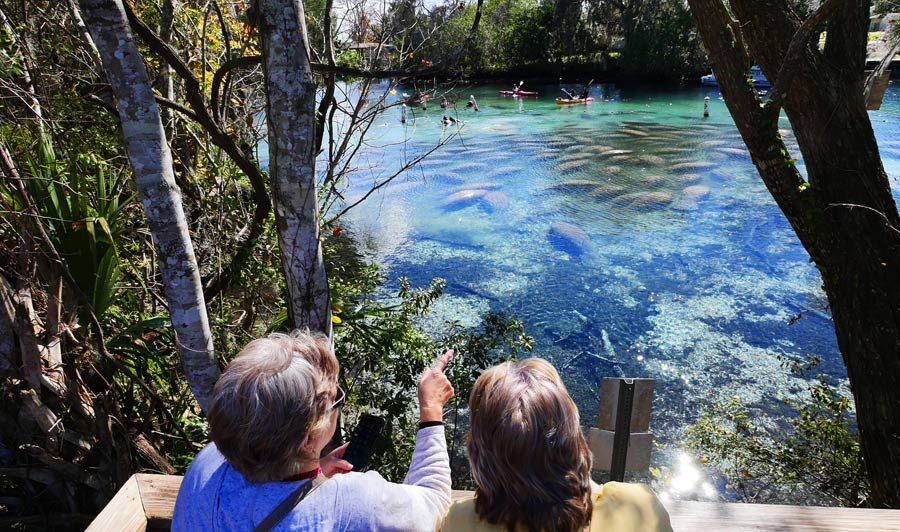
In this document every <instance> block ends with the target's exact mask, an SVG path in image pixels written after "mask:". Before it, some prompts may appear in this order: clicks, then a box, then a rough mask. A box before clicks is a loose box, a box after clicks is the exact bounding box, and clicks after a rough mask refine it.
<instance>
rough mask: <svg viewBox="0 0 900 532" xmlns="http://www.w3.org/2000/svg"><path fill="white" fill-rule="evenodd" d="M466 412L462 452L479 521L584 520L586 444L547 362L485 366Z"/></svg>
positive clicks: (563, 523) (524, 525)
mask: <svg viewBox="0 0 900 532" xmlns="http://www.w3.org/2000/svg"><path fill="white" fill-rule="evenodd" d="M469 410H470V422H471V432H470V434H469V440H468V444H467V449H468V452H469V462H470V463H471V465H472V473H473V475H474V477H475V481H476V482H477V483H478V487H477V488H476V490H475V511H476V512H477V513H478V516H479V517H480V518H481V519H482V520H483V521H486V522H488V523H491V524H495V525H500V526H503V527H506V528H507V529H509V530H519V529H521V530H527V531H529V532H531V531H534V532H538V531H549V530H553V531H557V530H580V529H582V528H584V527H585V526H586V525H588V524H589V523H590V518H591V511H592V504H591V476H590V472H591V453H590V449H589V448H588V445H587V442H586V441H585V439H584V436H583V435H582V432H581V425H580V423H579V419H578V408H577V407H576V406H575V402H574V401H572V398H571V397H570V396H569V393H568V392H567V391H566V387H565V385H564V384H563V382H562V380H561V379H560V378H559V374H558V373H557V372H556V369H554V368H553V366H552V365H551V364H550V363H549V362H547V361H545V360H542V359H539V358H529V359H525V360H522V361H520V362H516V363H511V362H506V363H504V364H500V365H498V366H494V367H492V368H490V369H488V370H487V371H485V372H484V373H483V374H482V375H481V377H479V378H478V380H477V381H476V382H475V386H474V387H473V388H472V394H471V395H470V396H469Z"/></svg>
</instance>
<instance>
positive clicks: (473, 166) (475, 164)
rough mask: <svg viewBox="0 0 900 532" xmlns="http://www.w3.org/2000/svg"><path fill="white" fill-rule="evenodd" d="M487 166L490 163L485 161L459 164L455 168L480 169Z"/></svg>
mask: <svg viewBox="0 0 900 532" xmlns="http://www.w3.org/2000/svg"><path fill="white" fill-rule="evenodd" d="M487 167H488V165H487V164H485V163H479V162H468V163H463V164H460V165H458V166H457V167H456V168H454V170H480V169H483V168H487Z"/></svg>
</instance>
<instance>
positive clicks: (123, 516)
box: [87, 474, 900, 532]
mask: <svg viewBox="0 0 900 532" xmlns="http://www.w3.org/2000/svg"><path fill="white" fill-rule="evenodd" d="M181 478H182V477H180V476H174V475H148V474H138V475H134V476H133V477H131V478H130V479H129V480H128V482H127V483H126V484H125V485H124V486H122V489H120V490H119V492H118V493H117V494H116V496H115V497H114V498H113V500H111V501H110V502H109V504H108V505H107V506H106V508H104V509H103V512H102V513H100V515H98V516H97V518H96V519H94V521H93V522H92V523H91V525H90V527H88V529H87V531H88V532H106V531H124V532H145V531H146V530H151V531H153V530H169V528H170V526H171V521H172V511H173V510H174V508H175V498H176V497H177V495H178V488H179V486H180V485H181ZM473 495H474V494H473V492H471V491H461V490H453V494H452V498H453V500H454V501H458V500H463V499H467V498H469V497H471V496H473ZM666 509H667V510H668V511H669V516H670V517H671V519H672V528H673V529H674V530H675V532H696V531H709V532H718V531H727V532H900V510H872V509H862V508H828V507H821V506H785V505H776V504H737V503H727V504H725V503H714V502H695V501H672V502H669V503H667V504H666Z"/></svg>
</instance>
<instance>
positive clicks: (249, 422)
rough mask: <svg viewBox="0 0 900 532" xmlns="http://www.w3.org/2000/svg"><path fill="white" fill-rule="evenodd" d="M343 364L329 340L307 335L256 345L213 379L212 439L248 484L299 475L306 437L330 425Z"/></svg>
mask: <svg viewBox="0 0 900 532" xmlns="http://www.w3.org/2000/svg"><path fill="white" fill-rule="evenodd" d="M337 376H338V362H337V358H335V356H334V353H333V352H332V350H331V344H330V342H329V341H328V339H327V338H326V337H324V336H322V335H319V334H311V333H310V332H309V331H294V332H293V333H291V334H290V335H287V334H280V333H275V334H271V335H269V336H267V337H265V338H260V339H258V340H253V341H252V342H250V343H249V344H247V346H246V347H244V349H243V350H241V352H240V353H238V355H237V356H236V357H235V358H234V360H232V361H231V363H230V364H228V367H227V368H225V372H224V373H223V374H222V376H221V377H220V378H219V381H218V382H216V386H215V388H214V389H213V395H212V400H211V401H210V408H209V434H210V438H211V439H212V440H213V441H214V442H215V443H216V447H217V448H218V449H219V452H221V453H222V455H223V456H224V457H225V458H226V459H227V460H228V463H229V464H230V465H231V466H232V467H233V468H234V469H235V470H237V471H238V472H239V473H240V474H241V475H243V476H244V478H245V479H246V480H247V481H248V482H255V483H263V482H272V481H275V480H281V479H283V478H285V477H287V476H290V475H295V474H298V473H302V471H298V470H297V469H298V468H299V467H300V462H301V460H302V459H304V458H307V459H308V458H318V457H305V456H304V455H303V449H302V447H303V444H304V441H305V440H306V437H307V435H308V434H309V433H310V432H312V431H314V430H321V429H322V426H323V425H325V424H326V422H327V416H326V415H325V414H326V409H327V408H328V401H329V398H330V395H331V391H332V390H334V387H335V385H336V383H337Z"/></svg>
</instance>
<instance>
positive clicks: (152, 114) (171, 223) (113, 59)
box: [80, 0, 219, 410]
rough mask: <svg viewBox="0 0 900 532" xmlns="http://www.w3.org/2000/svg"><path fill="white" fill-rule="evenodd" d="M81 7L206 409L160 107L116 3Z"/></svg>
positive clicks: (189, 277)
mask: <svg viewBox="0 0 900 532" xmlns="http://www.w3.org/2000/svg"><path fill="white" fill-rule="evenodd" d="M80 5H81V9H82V11H83V12H84V15H85V19H86V23H87V26H88V28H89V29H90V31H91V35H92V37H93V39H94V44H95V45H96V46H97V49H98V50H99V51H100V58H101V60H102V63H103V67H104V70H105V71H106V76H107V78H108V80H109V83H110V85H111V86H112V90H113V94H114V95H115V99H116V107H117V109H118V112H119V119H120V120H121V124H122V133H123V136H124V138H125V145H126V149H127V151H128V158H129V160H130V161H131V167H132V170H133V172H134V180H135V184H136V186H137V190H138V195H139V196H140V198H141V201H142V202H143V204H144V212H145V213H146V216H147V222H148V224H149V226H150V232H151V234H152V235H153V243H154V246H155V248H156V254H157V256H158V257H159V265H160V272H161V274H162V279H163V284H164V286H165V292H166V300H167V302H168V305H169V312H170V314H171V319H172V326H173V328H174V329H175V333H176V336H177V341H178V352H179V353H180V355H181V361H182V364H183V365H184V373H185V376H186V377H187V381H188V383H189V384H190V386H191V390H192V391H193V392H194V396H195V397H196V398H197V402H198V403H199V404H200V407H201V408H203V409H204V410H205V409H206V406H207V400H208V398H209V395H210V394H211V393H212V389H213V386H214V385H215V383H216V380H218V378H219V367H218V365H217V363H216V358H215V355H214V353H213V343H212V335H211V334H210V329H209V320H208V318H207V315H206V303H205V301H204V299H203V290H202V286H201V284H200V273H199V270H198V268H197V259H196V257H195V256H194V248H193V244H192V243H191V238H190V234H189V233H188V227H187V221H186V220H185V216H184V210H183V209H182V206H181V193H180V191H179V189H178V186H177V185H176V184H175V176H174V173H173V170H172V155H171V153H170V152H169V147H168V144H167V142H166V136H165V133H164V132H163V127H162V122H161V120H160V116H159V108H158V107H157V105H156V100H155V99H154V94H153V90H152V89H151V87H150V80H149V78H148V76H147V71H146V69H145V68H144V63H143V60H142V58H141V55H140V52H138V49H137V47H136V46H135V43H134V37H133V36H132V33H131V29H130V28H129V27H128V21H127V19H126V17H125V11H124V8H123V6H122V4H121V0H80Z"/></svg>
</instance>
